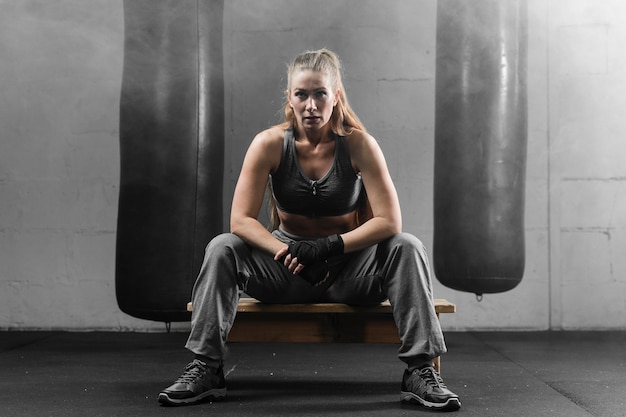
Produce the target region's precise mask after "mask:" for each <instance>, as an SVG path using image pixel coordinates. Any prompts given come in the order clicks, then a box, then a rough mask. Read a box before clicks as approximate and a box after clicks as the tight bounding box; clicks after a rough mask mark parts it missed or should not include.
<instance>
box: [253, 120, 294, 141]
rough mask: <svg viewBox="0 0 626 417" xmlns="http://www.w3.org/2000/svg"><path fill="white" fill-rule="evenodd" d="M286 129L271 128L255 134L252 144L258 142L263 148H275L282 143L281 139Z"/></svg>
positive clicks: (279, 127)
mask: <svg viewBox="0 0 626 417" xmlns="http://www.w3.org/2000/svg"><path fill="white" fill-rule="evenodd" d="M286 130H287V129H286V128H285V127H282V126H280V125H278V126H272V127H270V128H267V129H265V130H262V131H261V132H259V133H257V135H256V136H255V138H254V142H259V144H262V145H264V146H272V145H273V146H276V145H278V144H281V145H282V143H283V139H284V137H285V132H286Z"/></svg>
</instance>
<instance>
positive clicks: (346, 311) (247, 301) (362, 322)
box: [187, 297, 456, 371]
mask: <svg viewBox="0 0 626 417" xmlns="http://www.w3.org/2000/svg"><path fill="white" fill-rule="evenodd" d="M187 310H188V311H192V310H193V305H192V303H188V304H187ZM435 312H436V314H437V317H439V315H440V314H442V313H455V312H456V305H455V304H453V303H451V302H449V301H448V300H445V299H441V298H439V299H435ZM228 341H229V342H316V343H317V342H330V343H338V342H339V343H341V342H353V343H399V342H400V338H399V336H398V330H397V328H396V325H395V322H394V320H393V317H392V313H391V305H390V304H389V301H385V302H383V303H381V304H379V305H377V306H371V307H359V306H351V305H347V304H340V303H319V304H265V303H261V302H260V301H257V300H255V299H253V298H247V297H242V298H241V299H240V300H239V305H238V306H237V318H236V319H235V323H234V324H233V328H232V329H231V331H230V333H229V335H228ZM439 362H440V361H439V358H436V359H435V368H436V369H437V371H439V369H440V363H439Z"/></svg>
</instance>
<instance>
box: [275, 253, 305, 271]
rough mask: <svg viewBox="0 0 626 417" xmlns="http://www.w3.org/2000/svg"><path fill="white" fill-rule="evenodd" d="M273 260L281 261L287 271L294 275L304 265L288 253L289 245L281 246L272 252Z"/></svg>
mask: <svg viewBox="0 0 626 417" xmlns="http://www.w3.org/2000/svg"><path fill="white" fill-rule="evenodd" d="M274 260H275V261H277V262H280V263H282V264H283V265H285V266H286V267H287V269H289V272H291V273H292V274H294V275H296V274H298V273H299V272H300V271H302V269H303V268H304V265H302V264H300V263H299V262H298V258H296V257H295V256H292V255H291V253H289V246H284V247H282V248H281V249H280V250H279V251H278V252H276V253H275V254H274Z"/></svg>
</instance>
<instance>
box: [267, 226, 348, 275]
mask: <svg viewBox="0 0 626 417" xmlns="http://www.w3.org/2000/svg"><path fill="white" fill-rule="evenodd" d="M343 251H344V245H343V239H342V238H341V236H340V235H338V234H337V235H331V236H328V237H324V238H319V239H314V240H299V241H294V242H291V243H290V244H289V245H288V246H286V247H284V248H282V249H281V250H279V251H278V252H276V254H275V255H274V260H275V261H278V262H280V263H282V264H283V265H285V267H287V269H289V272H291V273H292V274H294V275H299V276H300V277H302V278H303V279H305V280H306V281H307V282H308V283H309V284H311V285H314V286H317V285H320V284H321V283H323V282H324V281H326V280H327V279H328V277H329V270H328V265H327V263H326V261H327V260H328V258H330V257H331V256H336V255H341V254H343Z"/></svg>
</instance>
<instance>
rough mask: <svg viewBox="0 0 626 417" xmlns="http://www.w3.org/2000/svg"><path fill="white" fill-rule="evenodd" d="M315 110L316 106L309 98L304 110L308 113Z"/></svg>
mask: <svg viewBox="0 0 626 417" xmlns="http://www.w3.org/2000/svg"><path fill="white" fill-rule="evenodd" d="M316 108H317V105H316V104H315V100H313V99H312V98H310V99H309V100H308V102H307V104H306V109H307V110H308V111H313V110H315V109H316Z"/></svg>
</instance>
